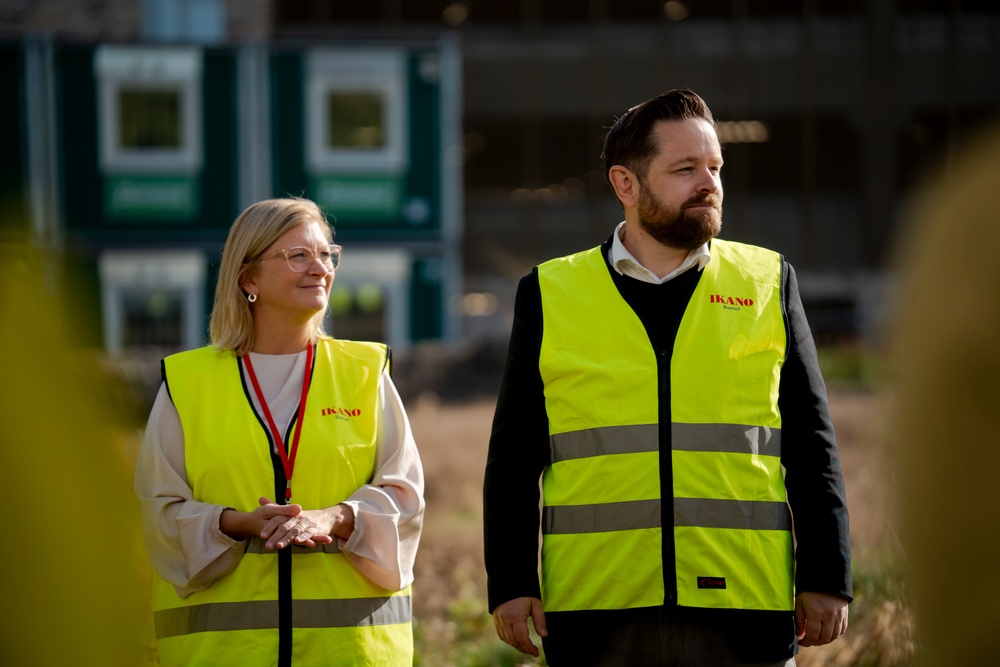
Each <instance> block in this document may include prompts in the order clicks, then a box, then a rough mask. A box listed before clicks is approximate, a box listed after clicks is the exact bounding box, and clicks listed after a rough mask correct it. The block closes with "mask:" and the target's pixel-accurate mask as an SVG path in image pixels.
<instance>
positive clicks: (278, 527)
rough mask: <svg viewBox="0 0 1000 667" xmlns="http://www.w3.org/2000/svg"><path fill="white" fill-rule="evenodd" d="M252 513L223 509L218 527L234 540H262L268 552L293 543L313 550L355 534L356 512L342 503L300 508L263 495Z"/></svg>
mask: <svg viewBox="0 0 1000 667" xmlns="http://www.w3.org/2000/svg"><path fill="white" fill-rule="evenodd" d="M259 502H260V507H258V508H257V509H255V510H254V511H252V512H240V511H237V510H231V509H226V510H223V512H222V516H221V517H220V518H219V528H220V529H221V530H222V532H223V533H225V534H226V535H228V536H229V537H231V538H233V539H244V538H247V537H260V538H261V539H263V540H267V542H266V543H265V547H266V548H268V549H284V548H285V547H288V546H290V545H292V544H300V545H302V546H305V547H309V548H314V547H317V546H319V545H322V544H330V543H331V542H333V537H334V536H336V537H342V538H344V539H347V538H349V537H350V536H351V534H352V533H353V532H354V510H353V509H351V507H350V506H349V505H345V504H343V503H341V504H339V505H334V506H332V507H326V508H323V509H316V510H304V509H302V506H301V505H278V504H277V503H275V502H272V501H271V500H270V499H268V498H265V497H263V496H261V498H260V499H259Z"/></svg>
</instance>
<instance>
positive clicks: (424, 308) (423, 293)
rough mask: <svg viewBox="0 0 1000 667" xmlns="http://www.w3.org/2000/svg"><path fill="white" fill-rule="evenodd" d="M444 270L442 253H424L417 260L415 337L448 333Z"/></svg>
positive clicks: (414, 276) (413, 281) (412, 291)
mask: <svg viewBox="0 0 1000 667" xmlns="http://www.w3.org/2000/svg"><path fill="white" fill-rule="evenodd" d="M444 270H445V269H444V263H443V262H442V261H441V259H440V258H439V257H422V258H419V259H417V260H416V261H414V262H413V274H412V276H411V279H410V313H411V315H410V337H411V338H412V340H414V341H420V340H428V339H434V338H440V337H441V336H442V335H443V334H444V291H443V290H444V287H443V285H444Z"/></svg>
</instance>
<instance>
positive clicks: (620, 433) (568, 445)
mask: <svg viewBox="0 0 1000 667" xmlns="http://www.w3.org/2000/svg"><path fill="white" fill-rule="evenodd" d="M670 437H671V446H672V447H673V449H675V450H678V451H689V452H727V453H729V452H733V453H737V454H760V455H763V456H780V455H781V429H779V428H770V427H767V426H748V425H745V424H680V423H673V424H671V425H670ZM659 441H660V439H659V427H658V426H657V425H656V424H639V425H637V426H605V427H603V428H592V429H584V430H582V431H570V432H569V433H557V434H556V435H553V436H550V437H549V450H550V452H549V454H550V456H551V460H552V463H558V462H560V461H568V460H572V459H582V458H587V457H591V456H605V455H607V454H634V453H636V452H655V451H657V450H658V449H659Z"/></svg>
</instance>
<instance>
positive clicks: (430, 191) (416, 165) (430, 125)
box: [405, 51, 441, 230]
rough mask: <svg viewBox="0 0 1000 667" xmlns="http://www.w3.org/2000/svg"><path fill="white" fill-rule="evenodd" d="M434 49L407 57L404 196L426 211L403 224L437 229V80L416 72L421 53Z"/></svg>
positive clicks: (439, 124)
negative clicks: (424, 216) (420, 218)
mask: <svg viewBox="0 0 1000 667" xmlns="http://www.w3.org/2000/svg"><path fill="white" fill-rule="evenodd" d="M436 55H437V52H435V51H420V52H416V53H413V54H411V55H410V58H409V68H408V69H409V78H410V81H409V84H410V113H409V122H410V133H409V135H410V170H409V172H408V173H407V195H408V197H419V198H420V199H422V200H424V204H425V205H427V206H429V208H430V215H429V216H428V217H427V219H426V220H424V221H422V222H419V223H416V222H415V221H407V222H406V223H405V224H406V225H407V226H411V227H412V226H417V225H419V227H420V228H424V229H426V228H430V229H435V230H437V229H440V227H441V151H440V150H439V147H440V145H441V90H440V84H439V83H438V81H437V80H431V81H427V80H425V79H424V78H423V77H422V76H421V74H420V63H421V61H422V60H423V58H424V57H425V56H432V57H433V56H436Z"/></svg>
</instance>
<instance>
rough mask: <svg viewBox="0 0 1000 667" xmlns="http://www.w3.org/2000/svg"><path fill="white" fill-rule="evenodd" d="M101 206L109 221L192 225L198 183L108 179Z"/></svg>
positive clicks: (192, 179) (184, 178) (166, 179)
mask: <svg viewBox="0 0 1000 667" xmlns="http://www.w3.org/2000/svg"><path fill="white" fill-rule="evenodd" d="M104 202H105V207H106V209H107V211H108V217H109V218H110V219H111V220H128V221H129V222H132V221H135V220H140V221H156V222H161V221H173V222H186V223H190V222H193V221H194V218H195V217H196V216H197V215H198V205H199V197H198V179H197V178H195V177H192V176H138V175H129V176H107V177H106V178H105V179H104Z"/></svg>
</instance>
